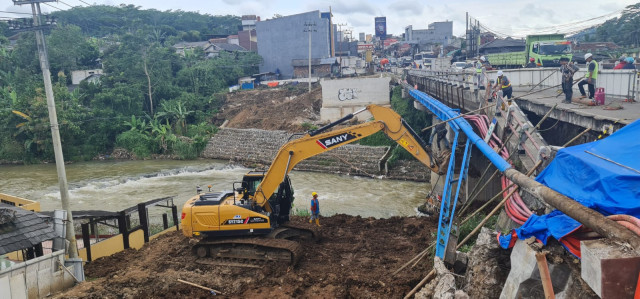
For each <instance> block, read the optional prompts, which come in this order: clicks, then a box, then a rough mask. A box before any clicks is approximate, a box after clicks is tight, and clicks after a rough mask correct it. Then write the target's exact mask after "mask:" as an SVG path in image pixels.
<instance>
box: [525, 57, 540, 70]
mask: <svg viewBox="0 0 640 299" xmlns="http://www.w3.org/2000/svg"><path fill="white" fill-rule="evenodd" d="M537 67H538V65H537V64H536V59H535V58H533V57H531V58H529V63H527V65H526V66H525V68H528V69H532V68H537Z"/></svg>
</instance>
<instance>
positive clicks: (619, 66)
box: [613, 55, 627, 70]
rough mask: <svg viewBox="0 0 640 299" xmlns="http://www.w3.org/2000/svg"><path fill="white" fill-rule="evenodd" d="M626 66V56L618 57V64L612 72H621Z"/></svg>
mask: <svg viewBox="0 0 640 299" xmlns="http://www.w3.org/2000/svg"><path fill="white" fill-rule="evenodd" d="M626 64H627V56H624V55H622V56H620V59H619V62H618V64H616V66H615V67H613V69H614V70H621V69H622V68H623V67H624V66H625V65H626Z"/></svg>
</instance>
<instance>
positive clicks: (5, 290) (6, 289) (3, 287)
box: [0, 276, 11, 298]
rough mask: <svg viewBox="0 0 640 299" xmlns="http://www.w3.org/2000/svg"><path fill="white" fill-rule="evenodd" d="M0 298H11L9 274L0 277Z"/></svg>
mask: <svg viewBox="0 0 640 299" xmlns="http://www.w3.org/2000/svg"><path fill="white" fill-rule="evenodd" d="M0 298H11V285H10V284H9V276H3V277H0Z"/></svg>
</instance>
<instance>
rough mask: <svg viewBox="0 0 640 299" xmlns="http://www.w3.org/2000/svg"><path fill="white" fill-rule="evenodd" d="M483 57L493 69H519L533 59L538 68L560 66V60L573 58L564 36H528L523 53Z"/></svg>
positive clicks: (568, 43) (569, 45)
mask: <svg viewBox="0 0 640 299" xmlns="http://www.w3.org/2000/svg"><path fill="white" fill-rule="evenodd" d="M484 57H485V58H486V59H487V61H488V62H489V63H490V64H491V66H492V67H494V68H499V69H506V68H520V67H524V66H525V65H526V64H527V63H529V59H530V58H533V59H534V62H535V63H536V64H537V65H538V66H539V67H557V66H560V58H569V60H571V59H572V58H573V55H572V52H571V42H570V41H568V40H566V39H565V38H564V34H541V35H528V36H527V38H526V41H525V49H524V51H518V52H507V53H487V54H484Z"/></svg>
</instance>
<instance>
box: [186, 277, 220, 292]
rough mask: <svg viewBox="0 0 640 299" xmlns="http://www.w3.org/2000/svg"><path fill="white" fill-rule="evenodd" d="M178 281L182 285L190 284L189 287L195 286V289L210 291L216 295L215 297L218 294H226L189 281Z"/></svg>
mask: <svg viewBox="0 0 640 299" xmlns="http://www.w3.org/2000/svg"><path fill="white" fill-rule="evenodd" d="M178 281H179V282H181V283H184V284H188V285H190V286H194V287H196V288H201V289H203V290H207V291H209V292H212V294H214V295H216V294H220V295H224V293H222V292H220V291H218V290H214V289H212V288H207V287H205V286H201V285H199V284H195V283H193V282H188V281H186V280H182V279H178Z"/></svg>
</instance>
